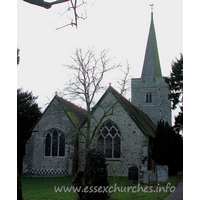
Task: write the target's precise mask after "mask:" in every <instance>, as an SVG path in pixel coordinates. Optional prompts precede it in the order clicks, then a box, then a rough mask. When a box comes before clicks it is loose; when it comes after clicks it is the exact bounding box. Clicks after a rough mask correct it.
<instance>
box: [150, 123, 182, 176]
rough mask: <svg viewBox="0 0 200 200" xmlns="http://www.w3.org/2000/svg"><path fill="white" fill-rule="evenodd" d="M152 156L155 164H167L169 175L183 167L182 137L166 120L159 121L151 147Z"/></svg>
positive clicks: (174, 173)
mask: <svg viewBox="0 0 200 200" xmlns="http://www.w3.org/2000/svg"><path fill="white" fill-rule="evenodd" d="M152 158H153V159H154V160H155V162H156V163H157V164H160V165H168V166H169V175H176V174H177V172H178V170H182V169H183V139H182V136H181V135H180V134H178V133H176V132H175V131H174V129H173V127H170V126H169V124H168V123H167V122H163V121H160V122H158V125H157V130H156V136H155V138H154V145H153V148H152Z"/></svg>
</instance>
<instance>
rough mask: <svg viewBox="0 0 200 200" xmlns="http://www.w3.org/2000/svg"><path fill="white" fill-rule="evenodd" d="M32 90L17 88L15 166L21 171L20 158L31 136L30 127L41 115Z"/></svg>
mask: <svg viewBox="0 0 200 200" xmlns="http://www.w3.org/2000/svg"><path fill="white" fill-rule="evenodd" d="M36 99H37V97H34V96H33V94H32V92H28V91H26V92H23V91H22V88H20V89H17V159H18V163H17V167H18V169H19V172H20V173H21V171H22V159H23V156H24V154H25V144H26V141H27V140H28V139H29V137H30V136H31V132H30V130H31V128H32V127H33V125H34V124H35V123H36V121H37V120H38V118H39V117H40V115H41V112H40V109H39V107H38V104H37V103H36V102H35V100H36Z"/></svg>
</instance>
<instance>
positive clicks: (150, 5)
mask: <svg viewBox="0 0 200 200" xmlns="http://www.w3.org/2000/svg"><path fill="white" fill-rule="evenodd" d="M150 6H151V13H153V4H150Z"/></svg>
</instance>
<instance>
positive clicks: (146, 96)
mask: <svg viewBox="0 0 200 200" xmlns="http://www.w3.org/2000/svg"><path fill="white" fill-rule="evenodd" d="M145 100H146V103H152V93H151V92H147V93H146V95H145Z"/></svg>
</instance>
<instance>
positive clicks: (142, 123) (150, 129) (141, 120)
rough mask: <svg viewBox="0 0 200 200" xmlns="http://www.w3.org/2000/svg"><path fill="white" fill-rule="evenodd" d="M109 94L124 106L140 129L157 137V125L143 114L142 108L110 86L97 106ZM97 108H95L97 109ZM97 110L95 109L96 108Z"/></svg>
mask: <svg viewBox="0 0 200 200" xmlns="http://www.w3.org/2000/svg"><path fill="white" fill-rule="evenodd" d="M108 92H112V93H113V95H114V96H115V97H116V98H117V99H118V101H119V103H120V104H121V105H122V106H123V108H124V109H125V110H126V112H127V113H128V114H129V115H130V117H131V118H132V119H133V120H134V121H135V123H136V124H137V125H138V127H139V128H140V129H141V130H142V132H143V133H145V134H146V135H148V136H151V137H155V131H156V125H155V124H154V122H153V121H152V120H151V119H150V117H149V116H148V115H147V114H146V113H145V112H143V111H142V110H141V109H140V108H138V107H137V106H136V105H134V104H133V103H132V102H130V101H128V100H127V99H126V98H125V97H123V96H122V95H121V94H120V93H119V92H117V91H116V90H115V89H114V88H113V87H112V86H109V88H108V89H107V91H106V92H105V93H104V95H103V96H102V98H101V99H100V100H99V102H98V103H97V105H96V106H98V104H99V103H100V101H102V99H103V98H104V97H105V95H106V94H107V93H108ZM96 106H95V107H96ZM94 109H95V108H94Z"/></svg>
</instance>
